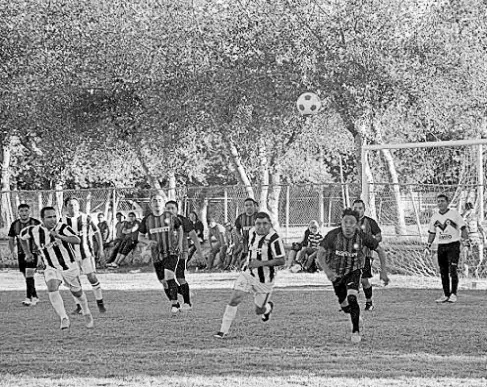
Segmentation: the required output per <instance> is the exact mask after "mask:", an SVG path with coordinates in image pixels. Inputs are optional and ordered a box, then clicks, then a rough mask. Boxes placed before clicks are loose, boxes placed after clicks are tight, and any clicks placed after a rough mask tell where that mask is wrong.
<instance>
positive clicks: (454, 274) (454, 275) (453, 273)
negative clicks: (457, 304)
mask: <svg viewBox="0 0 487 387" xmlns="http://www.w3.org/2000/svg"><path fill="white" fill-rule="evenodd" d="M450 277H451V292H452V294H457V290H458V270H457V265H456V264H452V265H451V266H450Z"/></svg>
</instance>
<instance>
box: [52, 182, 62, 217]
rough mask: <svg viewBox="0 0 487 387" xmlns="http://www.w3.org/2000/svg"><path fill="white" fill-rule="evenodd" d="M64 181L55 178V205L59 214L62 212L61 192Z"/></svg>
mask: <svg viewBox="0 0 487 387" xmlns="http://www.w3.org/2000/svg"><path fill="white" fill-rule="evenodd" d="M63 185H64V182H63V181H61V180H57V181H56V182H55V184H54V190H55V191H56V207H57V211H58V214H59V215H62V213H63V205H64V192H63Z"/></svg>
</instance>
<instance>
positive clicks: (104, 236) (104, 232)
mask: <svg viewBox="0 0 487 387" xmlns="http://www.w3.org/2000/svg"><path fill="white" fill-rule="evenodd" d="M98 230H100V234H101V240H102V241H103V243H105V242H106V241H107V240H108V238H109V236H110V226H108V222H107V221H106V220H104V221H103V222H100V223H98Z"/></svg>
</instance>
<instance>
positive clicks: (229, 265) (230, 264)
mask: <svg viewBox="0 0 487 387" xmlns="http://www.w3.org/2000/svg"><path fill="white" fill-rule="evenodd" d="M225 242H226V244H227V246H228V249H227V252H226V257H225V262H224V264H223V269H224V270H234V269H236V268H237V267H240V265H239V264H240V262H238V260H239V258H240V256H241V255H242V250H243V244H242V238H241V237H240V235H239V234H238V232H237V229H236V228H235V227H234V226H233V224H232V223H231V222H227V223H225Z"/></svg>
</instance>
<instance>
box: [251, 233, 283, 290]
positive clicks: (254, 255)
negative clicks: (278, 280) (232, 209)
mask: <svg viewBox="0 0 487 387" xmlns="http://www.w3.org/2000/svg"><path fill="white" fill-rule="evenodd" d="M249 238H250V240H249V256H248V261H249V262H251V261H253V260H257V261H272V260H273V259H278V258H284V257H285V250H284V245H283V243H282V240H281V238H280V237H279V235H278V234H277V233H276V231H275V230H271V231H270V233H269V234H267V235H258V234H257V232H256V231H255V228H253V229H251V230H250V231H249ZM250 274H251V275H252V276H254V277H257V278H258V279H259V282H262V283H272V282H274V280H275V277H276V270H275V268H274V267H272V266H271V267H268V266H264V267H258V268H256V269H251V270H250Z"/></svg>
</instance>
